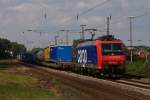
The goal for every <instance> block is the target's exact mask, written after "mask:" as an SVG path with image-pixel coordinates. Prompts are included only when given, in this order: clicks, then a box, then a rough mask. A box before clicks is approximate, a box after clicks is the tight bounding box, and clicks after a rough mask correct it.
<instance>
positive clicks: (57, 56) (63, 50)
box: [50, 46, 72, 65]
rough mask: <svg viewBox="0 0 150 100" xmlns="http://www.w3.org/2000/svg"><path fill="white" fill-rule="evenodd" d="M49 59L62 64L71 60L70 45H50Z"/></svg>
mask: <svg viewBox="0 0 150 100" xmlns="http://www.w3.org/2000/svg"><path fill="white" fill-rule="evenodd" d="M50 61H51V62H53V63H56V64H63V65H64V64H67V63H70V62H72V46H55V47H51V49H50Z"/></svg>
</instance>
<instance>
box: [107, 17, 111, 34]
mask: <svg viewBox="0 0 150 100" xmlns="http://www.w3.org/2000/svg"><path fill="white" fill-rule="evenodd" d="M110 20H111V16H108V17H107V35H109V34H110V29H109V27H110Z"/></svg>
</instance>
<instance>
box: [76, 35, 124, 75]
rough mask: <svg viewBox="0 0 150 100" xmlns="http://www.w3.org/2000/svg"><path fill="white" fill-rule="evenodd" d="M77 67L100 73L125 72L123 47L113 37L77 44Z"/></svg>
mask: <svg viewBox="0 0 150 100" xmlns="http://www.w3.org/2000/svg"><path fill="white" fill-rule="evenodd" d="M76 50H77V51H76V54H77V59H76V62H77V63H78V66H82V67H83V68H84V69H88V70H93V71H99V72H100V73H117V74H123V73H124V72H125V62H126V57H125V46H124V44H123V42H122V41H121V40H119V39H115V38H114V37H113V36H104V37H102V38H100V39H97V40H94V41H86V42H83V43H79V44H78V45H77V48H76Z"/></svg>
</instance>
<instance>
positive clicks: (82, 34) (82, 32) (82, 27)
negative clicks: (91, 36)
mask: <svg viewBox="0 0 150 100" xmlns="http://www.w3.org/2000/svg"><path fill="white" fill-rule="evenodd" d="M80 26H81V29H82V31H81V39H83V40H84V27H85V26H86V25H80Z"/></svg>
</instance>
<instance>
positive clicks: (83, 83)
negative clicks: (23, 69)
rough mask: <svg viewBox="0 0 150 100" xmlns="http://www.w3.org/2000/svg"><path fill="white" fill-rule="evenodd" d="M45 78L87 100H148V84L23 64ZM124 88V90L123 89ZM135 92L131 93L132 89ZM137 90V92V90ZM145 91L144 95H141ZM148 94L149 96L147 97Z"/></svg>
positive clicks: (149, 90) (149, 88)
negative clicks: (79, 92)
mask: <svg viewBox="0 0 150 100" xmlns="http://www.w3.org/2000/svg"><path fill="white" fill-rule="evenodd" d="M23 65H25V66H28V67H30V68H31V69H32V70H33V71H34V72H36V73H39V74H41V75H43V76H44V77H45V78H46V77H48V76H53V77H55V78H56V79H58V80H60V81H61V82H63V83H64V84H67V85H68V86H71V87H73V88H75V89H77V90H78V91H82V93H83V94H86V96H88V98H90V99H87V100H91V99H92V100H99V99H100V98H101V99H100V100H106V99H107V100H112V98H113V100H149V99H150V94H149V93H150V87H149V86H148V84H142V85H141V83H134V82H129V81H124V80H117V81H116V80H115V81H110V80H103V79H96V78H92V77H88V76H82V75H78V74H74V73H68V72H64V71H58V70H53V69H50V68H45V67H41V66H36V65H31V64H23ZM124 87H126V89H124ZM131 88H133V90H135V89H137V91H132V89H131ZM138 89H139V90H138ZM142 91H145V93H146V94H144V93H142ZM148 94H149V95H148Z"/></svg>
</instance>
